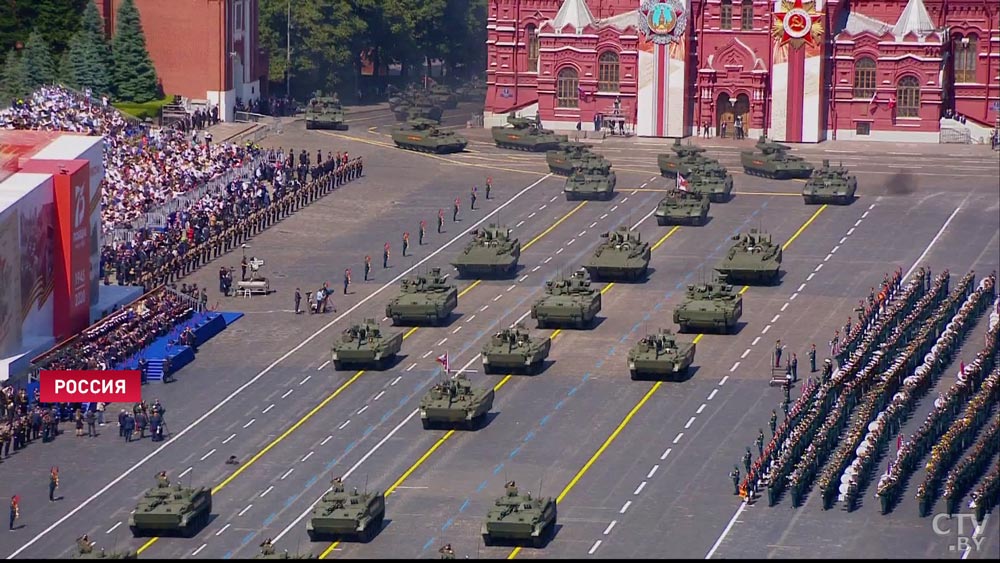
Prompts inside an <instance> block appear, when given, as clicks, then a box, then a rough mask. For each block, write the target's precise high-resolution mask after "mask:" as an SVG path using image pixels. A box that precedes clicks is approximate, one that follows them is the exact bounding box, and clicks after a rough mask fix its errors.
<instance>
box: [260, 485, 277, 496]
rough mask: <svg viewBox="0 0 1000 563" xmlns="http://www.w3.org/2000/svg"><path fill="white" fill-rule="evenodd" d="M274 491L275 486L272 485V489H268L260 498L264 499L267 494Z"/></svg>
mask: <svg viewBox="0 0 1000 563" xmlns="http://www.w3.org/2000/svg"><path fill="white" fill-rule="evenodd" d="M273 490H274V485H271V486H270V487H268V488H267V490H265V491H264V492H263V493H261V494H260V498H264V497H265V496H266V495H267V493H269V492H271V491H273Z"/></svg>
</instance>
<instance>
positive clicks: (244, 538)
mask: <svg viewBox="0 0 1000 563" xmlns="http://www.w3.org/2000/svg"><path fill="white" fill-rule="evenodd" d="M253 536H254V532H250V533H249V534H247V535H245V536H243V541H241V542H240V545H246V544H248V543H250V540H252V539H253Z"/></svg>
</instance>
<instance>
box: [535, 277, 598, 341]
mask: <svg viewBox="0 0 1000 563" xmlns="http://www.w3.org/2000/svg"><path fill="white" fill-rule="evenodd" d="M600 310H601V292H600V291H598V290H597V289H594V288H592V287H590V276H588V275H587V271H586V270H579V271H576V272H574V273H573V275H571V276H570V277H568V278H556V279H554V280H549V281H547V282H545V295H543V296H542V298H541V299H539V300H538V301H535V304H534V305H532V306H531V318H533V319H537V320H538V328H546V327H549V326H573V327H576V328H584V327H587V326H589V325H590V323H591V322H592V321H593V320H594V318H595V317H597V313H598V312H599V311H600Z"/></svg>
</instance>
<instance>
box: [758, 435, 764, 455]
mask: <svg viewBox="0 0 1000 563" xmlns="http://www.w3.org/2000/svg"><path fill="white" fill-rule="evenodd" d="M756 444H757V455H760V456H763V455H764V429H763V428H760V429H758V432H757V440H756Z"/></svg>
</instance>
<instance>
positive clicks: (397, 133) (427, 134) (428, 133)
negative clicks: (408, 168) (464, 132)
mask: <svg viewBox="0 0 1000 563" xmlns="http://www.w3.org/2000/svg"><path fill="white" fill-rule="evenodd" d="M392 141H393V142H394V143H396V146H397V147H399V148H402V149H407V150H411V151H418V152H431V153H437V154H446V153H453V152H462V151H463V150H465V146H466V145H468V144H469V141H468V140H467V139H466V138H465V137H462V136H461V135H458V134H456V133H454V132H452V131H442V130H440V129H438V128H437V124H436V123H434V122H433V121H431V120H429V119H413V120H410V121H408V122H407V123H406V124H405V125H400V126H399V127H396V128H395V129H393V131H392Z"/></svg>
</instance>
